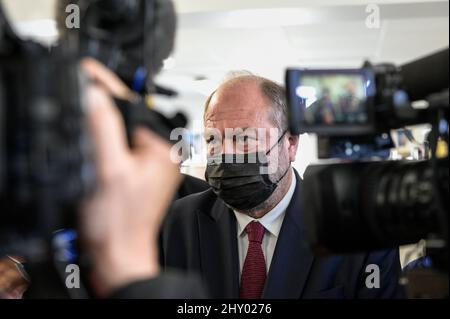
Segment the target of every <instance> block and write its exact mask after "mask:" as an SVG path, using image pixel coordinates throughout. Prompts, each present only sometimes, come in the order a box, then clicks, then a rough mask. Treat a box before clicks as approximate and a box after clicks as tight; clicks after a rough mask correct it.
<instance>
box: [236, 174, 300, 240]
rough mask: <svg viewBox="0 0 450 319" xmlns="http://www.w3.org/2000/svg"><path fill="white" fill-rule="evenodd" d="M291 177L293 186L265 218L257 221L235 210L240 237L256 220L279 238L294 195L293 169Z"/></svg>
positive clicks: (294, 178)
mask: <svg viewBox="0 0 450 319" xmlns="http://www.w3.org/2000/svg"><path fill="white" fill-rule="evenodd" d="M291 176H292V179H291V185H290V186H289V189H288V191H287V192H286V195H284V197H283V198H282V199H281V201H280V202H279V203H278V204H277V205H276V206H275V207H274V208H272V210H271V211H269V212H268V213H267V214H265V215H264V216H263V217H261V218H258V219H256V218H253V217H250V216H248V215H246V214H243V213H239V212H237V211H234V210H233V212H234V215H235V216H236V220H237V222H238V235H239V236H242V235H243V234H244V230H245V227H247V225H248V224H249V223H251V222H252V221H254V220H256V221H258V222H260V223H261V224H262V225H263V226H264V228H265V229H266V230H267V231H268V232H270V233H271V234H272V235H274V236H275V237H278V235H279V233H280V230H281V225H282V224H283V217H284V215H285V213H286V209H287V207H288V206H289V203H290V202H291V199H292V196H293V195H294V190H295V184H296V177H295V174H293V173H292V169H291Z"/></svg>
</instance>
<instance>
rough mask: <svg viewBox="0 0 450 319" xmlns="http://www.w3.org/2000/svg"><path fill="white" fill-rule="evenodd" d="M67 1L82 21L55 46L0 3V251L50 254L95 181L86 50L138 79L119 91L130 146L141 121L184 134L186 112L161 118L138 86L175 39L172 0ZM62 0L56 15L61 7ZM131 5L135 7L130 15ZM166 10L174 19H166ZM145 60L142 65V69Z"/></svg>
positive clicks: (147, 80) (147, 81)
mask: <svg viewBox="0 0 450 319" xmlns="http://www.w3.org/2000/svg"><path fill="white" fill-rule="evenodd" d="M63 2H64V1H62V3H63ZM69 3H77V4H79V5H80V11H81V12H82V17H81V28H80V30H70V31H67V30H66V31H67V33H64V32H61V33H62V36H61V39H60V41H59V43H58V44H57V45H56V46H54V47H51V48H46V47H44V46H43V45H41V44H39V43H37V42H33V41H30V40H23V39H21V38H19V37H18V36H17V35H16V34H15V33H14V31H13V30H12V28H11V27H10V24H9V22H8V20H7V18H6V15H5V14H4V11H3V10H2V8H1V6H0V59H1V63H0V206H1V209H0V216H1V218H2V222H1V223H0V256H2V255H5V254H17V255H20V256H22V257H24V258H25V259H27V260H29V261H32V260H33V259H34V257H36V258H37V259H43V258H44V259H45V258H52V257H51V255H50V256H49V255H48V254H51V251H52V248H51V247H49V243H50V245H51V242H52V239H53V237H54V232H55V231H57V230H60V229H62V228H76V212H77V211H78V207H79V205H80V203H82V201H83V199H85V198H86V197H87V196H89V194H91V193H92V192H93V190H94V188H95V186H96V171H95V166H94V158H93V157H94V156H93V145H92V141H91V140H90V136H89V130H88V127H87V123H86V105H84V97H83V92H84V86H85V85H86V84H87V82H88V78H87V76H86V75H85V74H83V72H82V71H81V69H80V67H79V61H80V59H82V58H83V57H86V56H90V57H93V58H96V59H98V60H100V61H101V62H103V63H104V64H106V65H107V66H109V67H110V68H111V70H112V71H113V72H115V73H116V74H117V75H118V76H119V77H120V78H121V79H122V80H124V81H125V82H126V83H127V84H130V85H132V84H133V83H134V84H136V85H135V88H134V89H135V92H136V96H135V97H134V98H133V100H132V101H128V100H119V99H116V100H115V102H116V105H117V107H118V110H119V111H120V113H121V115H122V118H123V120H124V123H125V127H126V132H127V137H128V141H129V144H130V147H132V145H131V134H132V132H133V130H134V128H136V127H137V126H144V127H148V128H150V129H151V130H153V131H154V132H155V133H156V134H158V135H160V136H161V137H163V138H164V139H166V140H167V141H169V142H170V143H180V142H181V143H185V142H187V141H186V139H183V138H184V137H181V139H182V140H181V141H180V142H179V141H174V140H171V138H170V135H171V132H172V130H173V129H174V128H178V127H184V126H185V125H186V122H187V119H186V117H185V116H184V115H183V114H182V113H177V114H175V116H174V117H172V118H167V117H166V116H163V115H162V114H161V113H159V112H157V111H156V110H153V109H152V108H150V107H149V105H148V104H147V102H146V99H145V97H144V96H142V95H141V94H143V93H144V92H147V88H148V86H149V85H150V86H151V83H152V78H153V76H154V74H152V72H156V71H157V70H158V67H159V65H160V64H162V60H163V59H164V58H165V57H167V55H168V54H169V53H170V50H171V49H172V46H173V41H174V39H173V36H174V33H171V32H168V33H164V32H161V31H164V30H166V29H167V30H172V28H174V23H175V22H174V21H175V20H174V19H175V13H174V11H173V10H174V8H173V4H172V3H171V2H170V1H165V0H127V1H110V0H101V1H97V0H95V1H94V0H79V1H66V4H69ZM124 8H125V9H127V8H128V9H129V10H125V9H124ZM60 9H61V12H59V14H58V17H59V18H61V17H63V16H64V12H65V10H64V8H60ZM142 9H145V10H144V12H143V11H142ZM130 12H131V13H134V14H136V16H135V17H134V18H133V17H131V16H130V15H128V18H127V13H130ZM164 17H171V18H172V20H171V21H169V20H170V19H167V20H165V21H164V22H162V21H163V18H164ZM124 19H125V20H126V21H125V20H124ZM124 21H125V22H126V25H124V24H123V23H122V22H124ZM161 24H162V25H163V26H162V25H161ZM133 30H134V31H136V32H134V31H133ZM155 30H156V31H155ZM131 31H133V32H131ZM130 32H131V33H133V35H130ZM155 32H157V33H158V32H159V33H158V37H155V36H154V33H155ZM173 32H174V29H173ZM115 35H116V36H115ZM164 36H167V37H168V38H167V39H165V38H164ZM155 41H159V42H158V43H159V44H160V45H159V46H156V45H155ZM154 47H157V49H156V48H154ZM146 53H149V54H150V56H147V57H146ZM152 53H155V55H151V54H152ZM118 57H120V59H119V60H117V58H118ZM130 57H133V59H131V58H130ZM147 59H149V61H147ZM118 62H120V63H118ZM126 62H129V63H126ZM141 68H144V69H147V71H145V72H144V74H142V72H141V71H140V70H141Z"/></svg>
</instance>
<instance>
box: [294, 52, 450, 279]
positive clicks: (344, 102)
mask: <svg viewBox="0 0 450 319" xmlns="http://www.w3.org/2000/svg"><path fill="white" fill-rule="evenodd" d="M448 84H449V80H448V49H445V50H443V51H440V52H437V53H435V54H432V55H429V56H427V57H424V58H421V59H418V60H416V61H413V62H411V63H407V64H404V65H402V66H400V67H396V66H394V65H392V64H380V65H371V64H370V63H367V62H366V63H364V65H363V67H362V68H359V69H333V70H325V69H314V70H313V69H288V70H287V72H286V89H287V99H288V104H289V126H290V131H291V132H292V133H294V134H301V133H315V134H317V138H318V155H319V158H320V159H327V160H326V161H325V163H323V164H316V165H310V166H309V167H308V168H307V169H306V171H305V174H304V183H303V185H304V186H303V187H302V197H303V198H304V200H303V201H304V215H305V223H306V227H305V229H306V232H307V241H308V242H309V244H310V245H311V247H312V248H313V249H314V250H315V251H316V253H330V252H331V253H353V252H359V251H369V250H376V249H384V248H391V247H396V246H398V245H403V244H409V243H415V242H418V241H419V240H420V239H424V238H425V239H429V242H430V243H431V242H432V243H433V247H434V248H436V249H437V248H439V249H443V251H445V253H444V254H440V255H439V257H438V258H437V260H435V262H436V266H437V267H439V268H443V269H447V271H448V200H449V188H448V168H449V165H448V152H447V154H446V155H445V156H440V157H438V156H436V147H437V143H438V141H440V142H444V143H447V145H448V105H449V99H448V87H449V85H448ZM420 123H427V124H430V125H431V132H430V133H429V151H430V152H429V153H430V154H431V155H430V156H429V157H428V159H423V160H401V161H395V160H390V159H389V158H388V157H389V148H391V147H393V145H394V144H393V142H392V139H391V136H390V131H391V130H393V129H399V128H403V127H405V126H409V125H414V124H420ZM425 155H426V154H425Z"/></svg>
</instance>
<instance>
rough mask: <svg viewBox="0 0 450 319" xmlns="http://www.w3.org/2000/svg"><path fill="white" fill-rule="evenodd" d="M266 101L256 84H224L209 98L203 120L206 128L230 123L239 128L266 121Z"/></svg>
mask: <svg viewBox="0 0 450 319" xmlns="http://www.w3.org/2000/svg"><path fill="white" fill-rule="evenodd" d="M267 111H268V106H267V99H266V98H265V97H264V95H263V93H262V91H261V88H260V87H259V85H258V84H257V83H254V82H249V83H247V82H245V83H232V84H224V85H222V86H221V87H219V89H217V90H216V92H215V93H214V94H213V96H212V97H211V100H210V102H209V105H208V108H207V111H206V114H205V120H206V123H205V124H206V126H211V125H215V124H221V122H224V121H231V122H233V123H234V124H236V125H237V124H238V123H235V122H239V124H240V126H241V127H254V125H253V124H257V123H258V122H261V121H265V120H267Z"/></svg>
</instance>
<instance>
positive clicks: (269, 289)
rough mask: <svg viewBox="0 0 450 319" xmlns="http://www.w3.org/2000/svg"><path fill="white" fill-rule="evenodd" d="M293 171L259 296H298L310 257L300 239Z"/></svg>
mask: <svg viewBox="0 0 450 319" xmlns="http://www.w3.org/2000/svg"><path fill="white" fill-rule="evenodd" d="M294 173H295V176H296V178H297V185H296V186H295V191H294V195H293V197H292V200H291V203H290V204H289V206H288V208H287V210H286V215H285V217H284V221H283V225H282V226H281V231H280V235H279V238H278V240H277V245H276V248H275V253H274V256H273V258H272V264H271V267H270V270H269V275H268V277H267V280H266V286H265V290H264V293H263V298H268V299H270V298H272V299H276V298H300V297H301V295H302V292H303V289H304V287H305V283H306V280H307V278H308V274H309V271H310V268H311V265H312V263H313V260H314V257H313V255H312V253H311V252H310V251H309V249H308V248H307V247H306V245H305V243H304V229H303V225H304V222H303V219H302V218H303V217H302V209H303V208H302V204H301V203H302V199H301V198H300V196H301V194H300V183H301V180H300V177H299V175H298V174H297V172H296V171H295V170H294Z"/></svg>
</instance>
